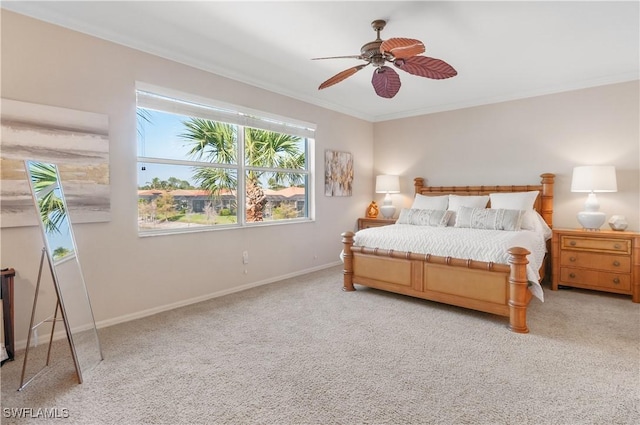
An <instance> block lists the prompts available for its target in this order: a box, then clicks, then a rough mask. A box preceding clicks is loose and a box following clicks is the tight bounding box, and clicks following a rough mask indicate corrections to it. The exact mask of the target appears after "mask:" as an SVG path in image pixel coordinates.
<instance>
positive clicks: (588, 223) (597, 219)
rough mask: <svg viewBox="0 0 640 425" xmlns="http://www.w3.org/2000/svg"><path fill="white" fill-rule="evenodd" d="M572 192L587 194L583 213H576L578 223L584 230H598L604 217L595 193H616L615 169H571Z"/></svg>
mask: <svg viewBox="0 0 640 425" xmlns="http://www.w3.org/2000/svg"><path fill="white" fill-rule="evenodd" d="M571 191H572V192H589V196H588V197H587V201H586V202H585V203H584V211H581V212H579V213H578V222H580V224H581V225H582V227H583V228H584V229H586V230H598V229H600V227H601V226H602V225H603V224H604V222H605V220H606V215H605V213H603V212H602V211H598V210H599V209H600V204H599V203H598V199H597V198H596V194H595V192H617V191H618V185H617V182H616V169H615V167H614V166H612V165H585V166H581V167H575V168H574V169H573V177H572V179H571Z"/></svg>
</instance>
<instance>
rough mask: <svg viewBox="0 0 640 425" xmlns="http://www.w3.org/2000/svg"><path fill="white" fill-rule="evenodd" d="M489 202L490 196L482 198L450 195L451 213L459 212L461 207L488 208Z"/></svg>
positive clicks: (482, 196)
mask: <svg viewBox="0 0 640 425" xmlns="http://www.w3.org/2000/svg"><path fill="white" fill-rule="evenodd" d="M487 202H489V195H480V196H462V195H449V207H448V208H447V209H449V210H451V211H457V210H458V208H460V207H467V208H486V207H487Z"/></svg>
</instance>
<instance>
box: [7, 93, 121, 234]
mask: <svg viewBox="0 0 640 425" xmlns="http://www.w3.org/2000/svg"><path fill="white" fill-rule="evenodd" d="M1 102H2V110H1V115H0V120H1V125H2V151H1V152H0V163H1V171H0V177H1V178H2V187H0V223H1V227H3V228H4V227H20V226H37V225H38V216H37V214H36V211H35V210H34V208H33V201H32V199H31V192H30V189H29V182H28V180H27V175H26V171H25V168H24V161H25V160H35V161H42V162H47V163H53V164H56V165H57V167H58V170H59V172H60V176H61V179H62V181H63V182H64V184H65V189H66V190H65V195H66V197H67V203H68V205H69V213H70V214H69V215H70V217H71V219H72V221H73V222H74V223H91V222H105V221H109V220H110V219H111V192H110V184H109V135H108V133H109V118H108V116H107V115H103V114H96V113H93V112H84V111H77V110H73V109H66V108H59V107H53V106H46V105H39V104H33V103H27V102H19V101H15V100H10V99H2V100H1Z"/></svg>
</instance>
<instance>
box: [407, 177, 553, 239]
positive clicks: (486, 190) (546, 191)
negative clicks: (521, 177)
mask: <svg viewBox="0 0 640 425" xmlns="http://www.w3.org/2000/svg"><path fill="white" fill-rule="evenodd" d="M540 177H541V178H542V180H541V182H540V184H538V185H524V186H514V185H504V186H502V185H500V186H425V185H424V179H423V178H422V177H416V178H415V179H414V184H415V188H416V193H419V194H421V195H427V196H428V195H432V196H436V195H445V194H453V195H461V196H464V195H488V194H490V193H495V192H529V191H532V190H537V191H539V192H540V195H538V198H537V199H536V202H535V204H534V205H533V208H534V209H535V210H536V211H538V213H540V215H541V216H542V218H543V219H544V221H546V222H547V224H548V225H549V227H553V181H554V178H555V174H552V173H544V174H541V175H540Z"/></svg>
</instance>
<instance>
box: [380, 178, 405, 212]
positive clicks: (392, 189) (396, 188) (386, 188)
mask: <svg viewBox="0 0 640 425" xmlns="http://www.w3.org/2000/svg"><path fill="white" fill-rule="evenodd" d="M376 193H385V194H386V195H385V196H384V202H383V204H382V207H380V212H381V213H382V216H383V217H384V218H386V219H390V218H392V217H393V215H394V214H395V213H396V207H394V206H393V204H392V203H391V194H392V193H400V177H398V176H390V175H381V176H377V177H376Z"/></svg>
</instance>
